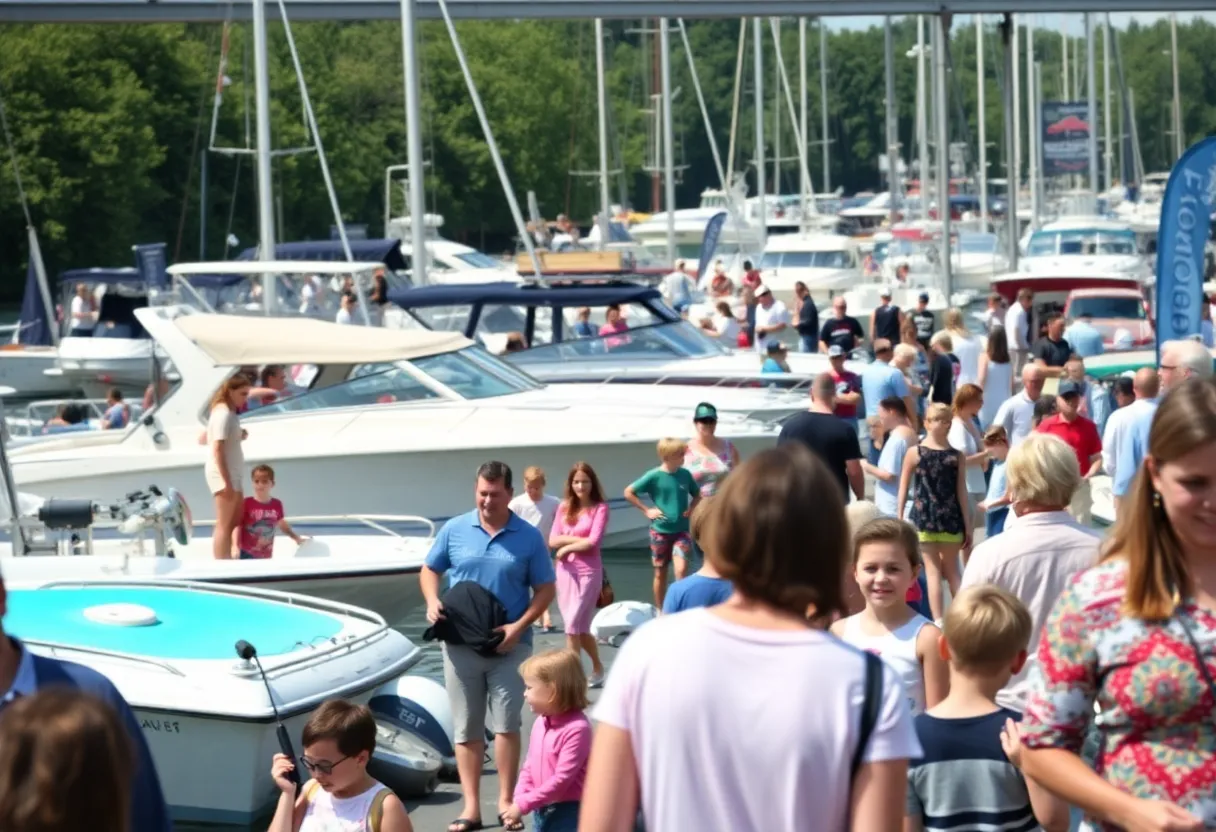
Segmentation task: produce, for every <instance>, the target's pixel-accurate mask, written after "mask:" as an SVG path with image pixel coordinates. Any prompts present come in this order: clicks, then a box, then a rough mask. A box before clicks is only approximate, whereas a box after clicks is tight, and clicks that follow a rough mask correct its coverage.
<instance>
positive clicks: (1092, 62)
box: [1085, 12, 1098, 195]
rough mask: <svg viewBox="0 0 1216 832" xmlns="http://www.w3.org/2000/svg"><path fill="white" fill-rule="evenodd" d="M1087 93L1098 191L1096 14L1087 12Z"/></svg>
mask: <svg viewBox="0 0 1216 832" xmlns="http://www.w3.org/2000/svg"><path fill="white" fill-rule="evenodd" d="M1085 59H1086V67H1085V88H1086V89H1085V93H1086V98H1087V99H1088V104H1089V106H1088V111H1089V115H1088V116H1087V120H1088V121H1089V189H1090V190H1091V191H1093V192H1094V194H1095V195H1096V194H1097V193H1098V131H1097V130H1095V129H1094V128H1095V126H1096V125H1097V123H1098V78H1097V75H1098V73H1097V55H1096V54H1095V50H1094V16H1093V15H1092V14H1090V13H1089V12H1086V13H1085Z"/></svg>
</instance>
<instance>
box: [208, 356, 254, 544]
mask: <svg viewBox="0 0 1216 832" xmlns="http://www.w3.org/2000/svg"><path fill="white" fill-rule="evenodd" d="M249 389H250V383H249V377H248V376H246V375H244V374H243V373H237V374H235V375H232V376H229V377H228V379H227V380H226V381H225V382H224V383H223V384H222V385H220V388H219V389H218V390H216V391H215V396H213V397H212V399H211V413H210V415H209V416H208V418H207V462H206V463H205V464H204V465H203V474H204V476H205V477H206V478H207V487H208V488H210V489H211V494H212V495H213V496H214V497H215V532H214V536H213V537H212V538H211V552H212V554H213V555H214V556H215V558H216V559H217V560H223V559H224V558H230V557H232V529H233V526H234V525H235V524H236V520H237V513H238V511H239V509H240V508H241V506H242V505H243V504H244V500H245V492H244V487H245V454H244V453H243V452H242V451H241V441H242V440H243V439H244V434H243V432H242V430H241V420H240V418H239V417H238V416H237V414H238V413H240V412H241V411H243V410H244V409H245V405H246V403H247V402H248V400H249Z"/></svg>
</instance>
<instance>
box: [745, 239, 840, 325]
mask: <svg viewBox="0 0 1216 832" xmlns="http://www.w3.org/2000/svg"><path fill="white" fill-rule="evenodd" d="M760 274H761V278H762V279H763V280H764V285H765V286H767V287H768V288H769V289H771V290H772V292H773V296H774V297H775V298H777V300H779V301H781V302H782V303H784V304H785V305H786V306H788V307H790V308H791V309H793V307H794V284H795V283H805V284H806V287H807V288H808V289H810V291H811V296H812V297H814V298H815V300H816V302H817V303H818V304H820V305H823V304H824V303H825V302H826V301H827V300H828V299H829V298H830V297H832V296H833V295H835V294H837V293H839V292H843V291H846V290H847V289H849V288H850V287H852V286H855V285H857V284H858V283H860V282H861V280H862V274H861V254H860V253H859V251H858V242H857V240H855V239H853V238H852V237H846V236H843V235H841V234H822V233H818V234H817V233H809V234H779V235H776V236H773V237H770V238H769V239H768V242H767V243H765V245H764V254H763V255H762V256H761V258H760Z"/></svg>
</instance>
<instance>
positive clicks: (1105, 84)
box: [1102, 15, 1114, 188]
mask: <svg viewBox="0 0 1216 832" xmlns="http://www.w3.org/2000/svg"><path fill="white" fill-rule="evenodd" d="M1107 18H1108V19H1107V20H1106V22H1105V23H1103V25H1102V111H1103V115H1102V132H1103V134H1104V135H1103V138H1104V149H1105V153H1103V154H1102V155H1103V156H1104V157H1105V165H1104V167H1105V171H1104V172H1105V173H1106V180H1105V181H1106V187H1108V188H1109V187H1111V186H1112V185H1113V184H1114V182H1113V181H1112V179H1111V159H1112V156H1113V153H1112V151H1111V146H1110V138H1111V137H1110V131H1111V123H1110V20H1109V15H1107Z"/></svg>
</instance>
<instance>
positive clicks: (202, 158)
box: [198, 147, 209, 260]
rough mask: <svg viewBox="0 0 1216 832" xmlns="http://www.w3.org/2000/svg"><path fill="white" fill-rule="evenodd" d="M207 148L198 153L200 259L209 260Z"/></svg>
mask: <svg viewBox="0 0 1216 832" xmlns="http://www.w3.org/2000/svg"><path fill="white" fill-rule="evenodd" d="M208 152H209V151H208V150H207V148H205V147H204V148H203V149H202V150H200V151H199V152H198V159H199V168H200V170H199V176H198V259H199V260H206V259H207V153H208Z"/></svg>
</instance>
